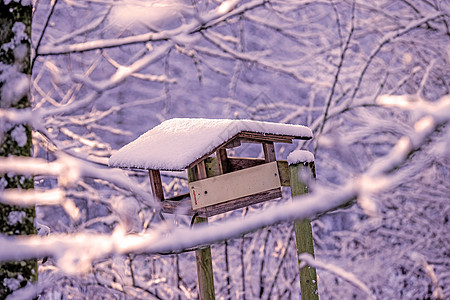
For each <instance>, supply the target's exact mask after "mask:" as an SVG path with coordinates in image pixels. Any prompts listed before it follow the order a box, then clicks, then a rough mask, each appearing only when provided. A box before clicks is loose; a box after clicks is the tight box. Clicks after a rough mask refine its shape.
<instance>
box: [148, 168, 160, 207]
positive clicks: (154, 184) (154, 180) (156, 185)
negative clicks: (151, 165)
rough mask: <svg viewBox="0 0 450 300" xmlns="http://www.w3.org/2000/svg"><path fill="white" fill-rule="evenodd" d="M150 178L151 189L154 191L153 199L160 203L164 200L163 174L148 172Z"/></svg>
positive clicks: (155, 171)
mask: <svg viewBox="0 0 450 300" xmlns="http://www.w3.org/2000/svg"><path fill="white" fill-rule="evenodd" d="M148 175H149V177H150V187H151V189H152V194H153V197H155V198H156V199H158V200H159V201H163V200H164V190H163V187H162V181H161V174H160V172H159V170H148Z"/></svg>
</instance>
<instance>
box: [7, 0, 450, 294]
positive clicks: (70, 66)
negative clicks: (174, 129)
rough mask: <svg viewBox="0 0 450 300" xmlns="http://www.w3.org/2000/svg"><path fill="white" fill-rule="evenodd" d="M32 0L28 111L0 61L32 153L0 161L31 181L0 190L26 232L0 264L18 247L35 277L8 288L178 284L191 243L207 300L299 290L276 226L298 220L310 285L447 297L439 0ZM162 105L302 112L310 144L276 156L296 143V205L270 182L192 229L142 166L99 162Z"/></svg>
mask: <svg viewBox="0 0 450 300" xmlns="http://www.w3.org/2000/svg"><path fill="white" fill-rule="evenodd" d="M4 2H5V3H6V2H10V1H4ZM16 2H17V1H16ZM22 2H27V1H22ZM28 2H29V1H28ZM33 10H34V12H33V13H34V15H33V20H32V32H31V35H32V39H31V41H32V43H31V45H32V51H31V55H32V59H31V63H32V76H31V78H30V80H29V86H30V93H31V98H30V99H31V108H26V109H16V108H7V107H9V106H8V105H4V103H5V101H6V100H8V101H9V102H13V101H14V99H13V98H14V97H17V96H16V95H18V94H20V93H22V92H23V84H24V83H23V77H20V76H16V75H17V74H16V73H14V72H15V71H12V69H11V68H8V67H5V66H4V65H3V63H2V64H1V68H0V81H1V84H2V86H8V88H9V91H10V92H9V93H7V94H5V93H6V92H3V91H2V95H1V96H2V98H1V102H2V105H1V106H0V131H2V132H6V131H9V132H10V133H11V135H12V136H13V137H15V138H16V139H17V141H18V144H22V143H25V142H24V140H25V141H26V136H25V133H24V132H25V131H24V127H23V126H24V125H23V124H28V125H30V126H31V127H32V128H33V149H32V157H17V156H12V157H9V158H4V157H1V158H0V174H21V175H32V176H34V189H32V190H27V191H23V190H15V189H7V190H4V191H2V192H0V203H3V204H15V205H18V206H30V205H31V206H36V218H35V225H36V228H37V235H34V236H33V235H29V236H22V237H17V236H6V235H3V234H2V235H0V261H10V260H22V259H31V258H37V259H38V274H39V275H38V280H37V282H35V283H32V284H31V283H30V284H28V285H27V286H26V287H24V288H22V289H18V284H16V283H15V282H14V280H10V281H9V282H10V283H11V284H12V288H11V289H12V290H16V291H15V292H14V293H12V294H11V295H9V297H10V298H9V299H28V298H29V299H32V298H34V297H36V296H39V297H40V298H39V299H82V298H86V299H100V298H101V299H197V298H198V290H197V275H196V265H195V256H194V253H193V252H192V251H188V250H190V249H192V248H195V247H197V246H199V245H205V244H211V245H212V246H211V249H212V260H213V262H212V264H213V270H214V285H215V294H216V298H217V299H299V298H300V285H299V273H298V263H297V258H296V255H297V254H296V249H295V239H294V235H293V231H294V227H293V225H292V224H293V220H295V219H306V218H312V228H313V234H314V244H315V258H313V257H311V256H308V255H302V256H301V261H302V263H304V264H307V265H310V266H313V267H315V268H317V274H318V287H319V296H320V298H322V299H446V298H449V297H450V221H449V218H450V196H449V195H450V150H449V149H450V128H449V124H448V123H449V120H450V71H449V70H450V63H449V62H450V2H449V1H448V0H394V1H392V0H376V1H363V0H353V1H352V0H316V1H306V0H292V1H290V0H242V1H239V0H225V1H221V0H189V1H188V0H133V1H126V0H78V1H71V0H51V1H49V0H37V1H33ZM14 28H15V32H14V33H15V34H16V36H19V37H20V35H23V34H25V33H24V32H23V29H21V27H20V26H17V27H14ZM20 38H21V37H20ZM3 47H6V46H5V45H2V48H3ZM13 75H14V76H13ZM5 99H6V100H5ZM176 117H184V118H216V119H251V120H259V121H271V122H277V123H288V124H300V125H305V126H308V127H309V128H311V130H312V132H313V134H314V137H313V138H312V139H311V140H308V141H296V142H294V144H292V145H291V144H287V145H282V146H280V145H278V146H277V147H276V153H277V156H278V158H280V159H286V158H287V156H288V154H289V153H290V152H291V151H293V150H295V149H304V150H309V151H311V152H312V153H313V154H314V157H315V167H316V172H317V181H316V183H315V184H313V185H312V186H311V187H310V193H309V194H307V195H304V196H301V197H299V198H298V199H297V198H296V199H295V200H296V201H291V197H290V191H289V189H288V188H284V189H283V198H282V199H281V200H275V201H268V202H264V203H261V204H257V205H254V206H251V207H248V208H244V209H239V210H235V211H232V212H228V213H225V214H221V215H218V216H214V217H212V218H210V220H209V225H206V226H195V227H192V228H190V223H191V218H190V217H186V216H183V215H169V214H164V215H163V217H162V216H161V213H160V206H159V204H158V202H157V201H156V200H155V199H154V198H153V196H152V194H151V192H150V185H149V178H148V173H147V172H143V171H138V170H122V169H117V168H111V167H109V166H108V160H109V157H110V156H111V155H112V154H114V153H115V152H116V151H117V150H118V149H120V148H121V147H122V146H124V145H125V144H128V143H129V142H131V141H133V140H135V139H136V138H137V137H139V136H140V135H141V134H143V133H144V132H146V131H148V130H149V129H151V128H153V127H155V126H157V125H158V124H160V123H161V122H163V121H165V120H168V119H171V118H176ZM199 134H201V133H199ZM0 137H1V138H3V134H2V135H0ZM237 149H239V151H240V152H238V153H233V154H234V155H236V156H239V155H240V156H249V157H262V156H263V151H262V150H261V149H259V148H257V147H253V145H250V144H249V145H244V146H242V147H241V148H237ZM161 174H162V179H163V187H164V190H165V193H166V194H169V195H178V194H180V193H182V192H185V191H186V189H187V184H188V179H187V174H186V173H185V172H173V171H162V172H161ZM0 187H1V189H2V190H3V189H4V184H3V182H2V181H0ZM11 218H12V217H11ZM15 218H20V214H19V215H17V214H16V215H15ZM17 280H20V279H17Z"/></svg>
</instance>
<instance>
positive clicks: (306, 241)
mask: <svg viewBox="0 0 450 300" xmlns="http://www.w3.org/2000/svg"><path fill="white" fill-rule="evenodd" d="M289 173H290V182H291V195H292V197H294V196H298V195H302V194H305V193H307V192H308V181H311V180H312V179H313V178H314V177H315V171H314V162H309V163H302V162H299V163H296V164H291V165H289ZM294 228H295V240H296V244H297V258H298V256H299V255H300V254H301V253H309V254H311V255H312V256H314V243H313V235H312V228H311V220H310V219H304V220H297V221H295V222H294ZM298 263H299V264H300V260H298ZM299 275H300V291H301V297H302V300H306V299H307V300H309V299H311V300H312V299H314V300H317V299H319V293H318V289H317V274H316V269H315V268H311V267H310V266H306V267H304V268H301V269H300V268H299Z"/></svg>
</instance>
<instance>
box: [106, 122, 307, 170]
mask: <svg viewBox="0 0 450 300" xmlns="http://www.w3.org/2000/svg"><path fill="white" fill-rule="evenodd" d="M242 131H249V132H257V133H265V134H276V135H289V136H294V137H297V138H311V137H312V132H311V130H310V129H309V128H307V127H305V126H301V125H290V124H278V123H270V122H261V121H252V120H227V119H194V118H193V119H190V118H177V119H170V120H167V121H164V122H163V123H161V124H160V125H158V126H156V127H155V128H153V129H151V130H149V131H147V132H146V133H144V134H143V135H141V136H140V137H139V138H137V139H136V140H135V141H133V142H131V143H129V144H128V145H125V146H124V147H123V148H121V149H120V150H119V151H117V152H116V153H115V154H113V155H112V156H111V158H110V159H109V165H110V166H111V167H121V168H141V169H159V170H184V169H185V168H186V167H187V166H188V165H189V164H190V163H192V162H194V161H195V160H197V159H198V158H200V157H202V156H204V155H205V154H208V153H210V152H211V151H213V150H214V148H216V147H217V146H219V145H221V144H222V143H223V142H225V141H227V140H229V139H230V138H232V137H233V136H234V135H236V134H238V133H239V132H242Z"/></svg>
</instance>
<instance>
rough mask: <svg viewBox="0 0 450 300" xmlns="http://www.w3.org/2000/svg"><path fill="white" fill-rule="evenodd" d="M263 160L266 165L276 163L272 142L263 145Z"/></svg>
mask: <svg viewBox="0 0 450 300" xmlns="http://www.w3.org/2000/svg"><path fill="white" fill-rule="evenodd" d="M262 145H263V151H264V159H265V161H266V163H268V162H271V161H276V160H277V156H276V154H275V147H274V145H273V142H268V143H263V144H262Z"/></svg>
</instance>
